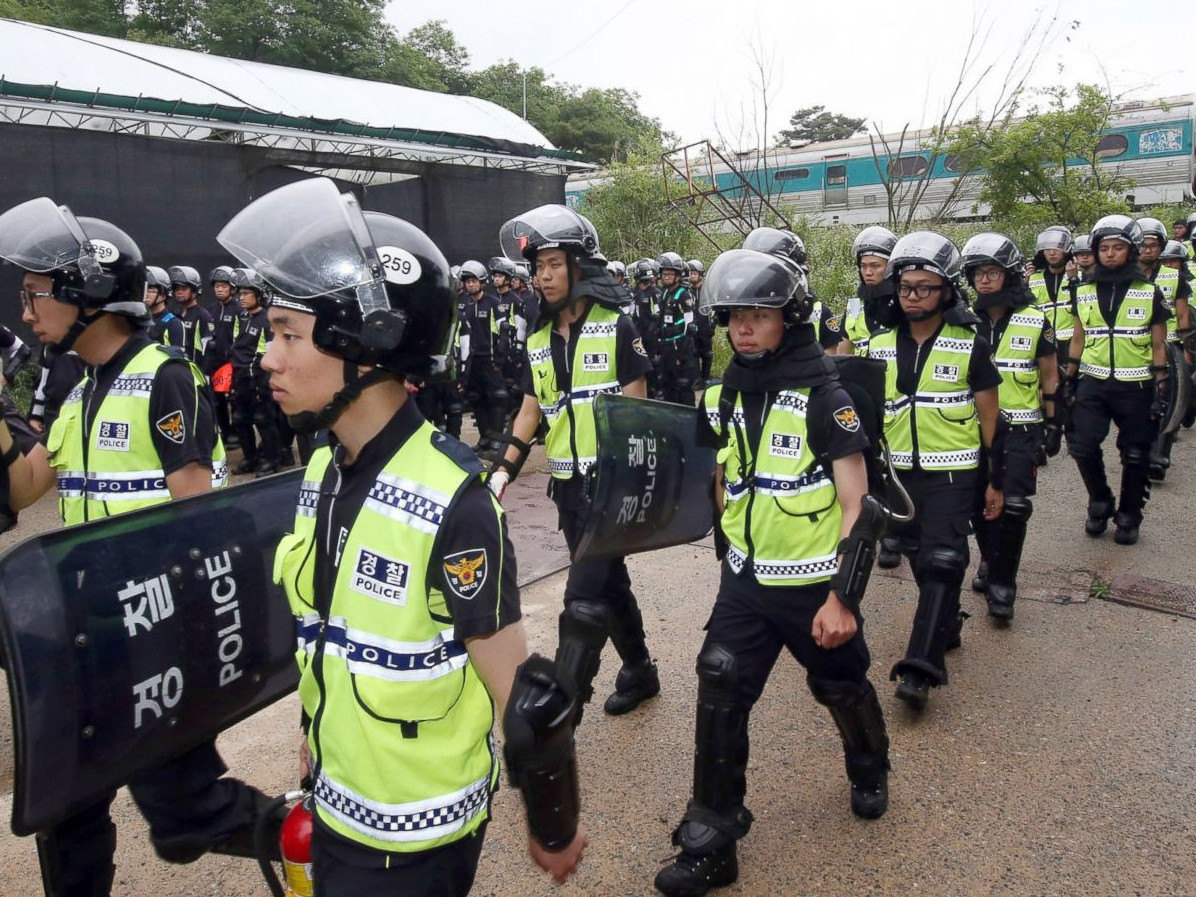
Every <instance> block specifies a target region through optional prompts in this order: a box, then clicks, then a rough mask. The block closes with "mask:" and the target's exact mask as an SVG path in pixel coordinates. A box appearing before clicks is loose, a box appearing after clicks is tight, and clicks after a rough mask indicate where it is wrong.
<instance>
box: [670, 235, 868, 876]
mask: <svg viewBox="0 0 1196 897" xmlns="http://www.w3.org/2000/svg"><path fill="white" fill-rule="evenodd" d="M804 281H805V277H804V275H803V274H802V273H801V271H800V270H799V269H797V268H796V267H795V266H793V265H791V264H789V263H788V262H786V261H785V260H782V259H780V258H777V257H775V256H772V255H768V254H765V253H761V252H756V251H754V250H750V249H738V250H732V251H730V252H726V253H723V254H722V255H720V256H719V257H718V258H717V259H716V260H715V261H714V263H713V264H712V265H711V266H710V276H709V278H708V280H707V283H706V287H705V292H704V294H703V301H704V302H705V303H706V305H707V306H708V307H709V308H711V309H712V310H713V311H714V313H715V314H717V315H718V319H719V320H718V323H719V325H720V326H726V327H727V331H728V335H729V337H730V341H731V346H732V348H733V350H734V355H733V358H732V361H731V364H730V365H729V366H728V368H727V371H726V374H725V376H724V380H723V382H722V383H721V384H720V385H713V386H711V387H709V388H708V389H707V390H706V393H705V395H704V396H703V405H704V406H705V420H706V421H707V425H708V427H709V428H710V429H711V430H712V431H713V436H714V438H715V439H716V440H717V441H718V444H719V445H720V447H721V450H720V453H719V459H720V463H719V466H718V468H717V470H716V473H715V500H716V508H717V511H718V512H719V522H718V528H719V531H720V533H721V537H722V539H723V540H725V542H726V554H725V556H724V557H723V566H722V578H721V581H720V583H719V590H718V596H717V597H716V599H715V602H714V611H713V613H712V614H711V615H710V619H709V621H708V622H707V624H706V636H705V639H704V641H703V644H702V648H701V651H700V652H699V654H698V664H697V668H698V705H697V721H696V726H695V750H694V779H693V798H692V800H690V802H689V805H688V807H687V808H686V811H685V815H684V817H683V818H682V821H681V823H680V825H679V826H678V827H677V829H676V831H675V832H674V834H673V843H674V844H675V845H676V846H678V847H680V848H681V852H680V854H678V855H677V856H676V857H675V858H674V859H673V862H672V863H671V864H670V865H668V866H666V867H664V868H663V869H662V870H661V871H660V872H659V873H658V874H657V876H656V888H657V889H658V890H659V891H661V892H662V893H664V894H667V895H672V897H693V895H701V894H705V893H706V891H707V890H709V889H710V888H711V887H721V886H723V885H728V884H731V883H732V882H734V881H735V880H736V878H737V876H738V861H737V856H736V842H737V841H738V840H739V839H740V838H742V837H744V836H745V835H746V834H747V832H748V829H749V827H750V826H751V824H752V821H753V820H752V815H751V813H750V812H749V811H748V809H747V808H746V807H745V806H744V797H745V794H746V790H747V775H746V774H747V758H748V749H749V745H748V716H749V714H750V712H751V709H752V707H753V706H754V705H755V703H756V701H757V699H758V698H759V697H760V694H761V692H762V691H763V690H764V686H765V683H766V682H767V680H768V676H769V674H770V672H771V670H772V667H773V665H774V664H775V662H776V660H777V657H778V655H779V654H780V651H781V649H782V648H786V649H788V651H789V652H790V653H791V654H792V655H793V656H794V657H795V658H797V660H798V662H799V663H801V664H802V666H803V667H805V670H806V681H807V683H808V684H809V687H810V691H811V692H812V694H813V695H814V698H815V700H817V701H818V702H819V703H820V704H823V705H824V706H826V707H827V708H828V709H829V710H830V712H831V717H832V719H833V720H834V722H835V724H836V726H837V727H838V729H839V732H840V734H841V736H842V738H843V749H844V754H845V760H846V766H847V775H848V779H849V781H850V783H851V809H852V812H853V813H855V814H856V815H857V816H860V817H863V818H865V819H876V818H878V817H880V816H881V815H883V814H884V812H885V810H886V809H887V807H888V769H889V759H888V748H889V740H888V737H887V735H886V732H885V724H884V718H883V716H882V714H881V708H880V701H879V700H878V698H877V694H876V690H875V689H874V688H873V687H872V684H871V683H870V682H869V681H868V677H867V673H868V667H869V665H870V662H871V661H870V657H869V653H868V646H867V644H866V643H865V641H864V633H863V620H862V618H861V617H860V615H859V602H860V599H861V598H862V597H863V596H862V594H859V589H858V587H857V586H852V585H851V584H849V581H848V577H847V576H846V575H845V574H846V570H847V569H848V568H849V567H850V560H851V559H852V558H853V557H854V556H855V553H856V550H857V547H859V546H860V545H861V543H863V544H864V545H867V547H868V550H869V551H870V550H871V547H872V546H873V545H874V543H875V532H874V531H872V532H869V531H868V530H869V528H870V527H869V524H870V521H869V519H868V518H867V517H866V516H865V515H863V514H862V513H861V511H862V509H863V507H864V505H863V502H864V498H865V495H866V494H867V492H868V474H867V468H866V464H865V459H864V455H863V452H865V451H867V450H868V447H869V443H868V437H867V435H866V434H865V433H864V431H863V429H862V427H861V423H860V418H859V416H858V414H857V413H856V409H855V406H854V404H853V403H852V400H851V397H850V395H849V394H848V393H847V392H846V391H845V390H844V389H843V387H842V386H841V385H839V383H838V380H837V376H836V374H835V372H834V367H833V365H831V364H830V363H829V361H828V360H827V359H826V358H825V356H824V355H823V353H822V352H821V351H820V350H819V349H818V346H817V343H816V340H815V335H814V328H813V327H812V326H811V325H810V324H809V323H808V318H809V309H808V307H803V306H804V305H807V304H808V301H809V299H808V296H807V295H806V291H805V286H804ZM766 447H767V448H766ZM797 484H800V488H796V489H795V488H794V486H795V485H797ZM860 523H862V524H863V525H862V526H861V525H859V524H860Z"/></svg>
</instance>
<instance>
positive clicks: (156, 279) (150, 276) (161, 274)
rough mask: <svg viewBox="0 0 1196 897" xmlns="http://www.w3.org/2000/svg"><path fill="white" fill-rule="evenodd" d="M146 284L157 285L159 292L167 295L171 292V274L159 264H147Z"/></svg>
mask: <svg viewBox="0 0 1196 897" xmlns="http://www.w3.org/2000/svg"><path fill="white" fill-rule="evenodd" d="M145 285H146V286H147V287H157V288H158V292H160V293H161V294H162V295H163V296H166V295H168V294H169V293H170V275H169V274H167V273H166V269H165V268H159V267H158V266H157V265H146V266H145Z"/></svg>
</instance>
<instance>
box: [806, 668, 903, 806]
mask: <svg viewBox="0 0 1196 897" xmlns="http://www.w3.org/2000/svg"><path fill="white" fill-rule="evenodd" d="M807 681H808V682H809V685H810V692H811V694H813V695H814V700H816V701H817V702H818V703H819V704H822V705H823V706H824V707H826V708H827V709H828V710H830V712H831V718H832V719H833V720H834V721H835V725H836V726H837V727H838V729H839V734H840V735H841V736H842V738H843V756H844V758H845V761H846V765H847V779H848V781H850V782H851V812H853V813H855V815H856V816H859V817H860V818H861V819H879V818H880V817H881V816H883V815H884V814H885V810H887V809H888V808H889V737H888V735H887V734H886V732H885V719H884V715H883V714H882V713H881V710H880V699H879V698H877V696H876V689H875V688H873V687H872V683H871V682H869V681H868V680H867V679H865V680H864V681H863V682H850V681H840V680H832V679H815V678H813V677H809V678H808V680H807Z"/></svg>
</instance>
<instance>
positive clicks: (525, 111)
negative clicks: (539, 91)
mask: <svg viewBox="0 0 1196 897" xmlns="http://www.w3.org/2000/svg"><path fill="white" fill-rule="evenodd" d="M523 120H524V121H527V69H524V70H523Z"/></svg>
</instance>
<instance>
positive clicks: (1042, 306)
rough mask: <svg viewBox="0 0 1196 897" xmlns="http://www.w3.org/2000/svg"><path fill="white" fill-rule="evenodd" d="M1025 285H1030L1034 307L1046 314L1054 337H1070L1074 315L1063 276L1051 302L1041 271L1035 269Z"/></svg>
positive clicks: (1062, 338) (1073, 329) (1066, 338)
mask: <svg viewBox="0 0 1196 897" xmlns="http://www.w3.org/2000/svg"><path fill="white" fill-rule="evenodd" d="M1027 285H1028V286H1029V287H1030V292H1031V293H1033V294H1034V307H1035V308H1037V309H1038V310H1039V311H1040V312H1042V313H1043V314H1044V315H1046V319H1047V320H1048V321H1049V322H1050V324H1051V329H1052V330H1054V331H1055V339H1056V340H1069V339H1071V337H1072V334H1074V333H1075V315H1074V314H1072V311H1071V294H1070V291H1069V290H1068V289H1067V283H1066V280H1065V279H1063V278H1061V279H1060V280H1059V293H1058V295H1057V296H1056V297H1055V300H1054V301H1053V302H1052V301H1051V294H1050V291H1049V290H1048V289H1047V285H1046V276H1045V275H1044V274H1043V272H1041V271H1035V272H1034V273H1033V274H1032V275H1030V280H1029V281H1028V284H1027Z"/></svg>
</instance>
